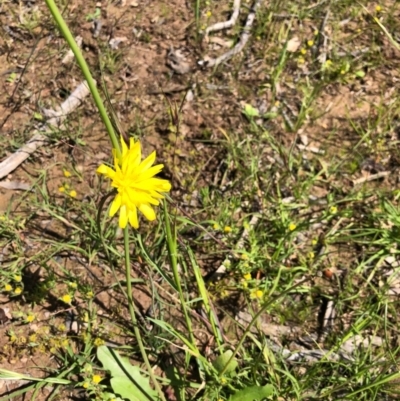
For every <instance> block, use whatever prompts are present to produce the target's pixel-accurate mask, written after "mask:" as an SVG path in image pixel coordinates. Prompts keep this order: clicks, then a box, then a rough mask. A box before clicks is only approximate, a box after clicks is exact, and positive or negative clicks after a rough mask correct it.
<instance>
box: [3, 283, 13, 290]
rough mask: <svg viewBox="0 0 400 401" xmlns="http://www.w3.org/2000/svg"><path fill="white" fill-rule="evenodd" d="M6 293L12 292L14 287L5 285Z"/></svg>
mask: <svg viewBox="0 0 400 401" xmlns="http://www.w3.org/2000/svg"><path fill="white" fill-rule="evenodd" d="M4 291H12V287H11V285H10V284H5V285H4Z"/></svg>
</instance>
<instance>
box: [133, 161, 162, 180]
mask: <svg viewBox="0 0 400 401" xmlns="http://www.w3.org/2000/svg"><path fill="white" fill-rule="evenodd" d="M163 168H164V165H163V164H157V166H154V167H150V168H149V169H147V170H146V171H143V172H141V173H140V175H139V177H138V181H144V180H148V179H149V178H152V177H154V176H155V175H156V174H158V173H159V172H160V171H161V170H162V169H163Z"/></svg>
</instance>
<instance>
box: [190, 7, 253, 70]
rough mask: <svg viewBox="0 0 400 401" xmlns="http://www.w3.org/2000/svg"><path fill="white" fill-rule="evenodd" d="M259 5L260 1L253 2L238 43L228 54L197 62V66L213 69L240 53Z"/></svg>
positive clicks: (247, 38)
mask: <svg viewBox="0 0 400 401" xmlns="http://www.w3.org/2000/svg"><path fill="white" fill-rule="evenodd" d="M260 4H261V0H255V2H254V4H253V7H252V8H251V9H250V12H249V14H248V16H247V20H246V24H245V26H244V28H243V32H242V34H241V36H240V39H239V42H238V43H237V44H236V46H235V47H233V48H232V49H231V50H229V51H228V52H226V53H224V54H223V55H221V56H219V57H217V58H210V59H204V60H200V61H199V62H198V64H199V65H201V66H202V67H215V66H217V65H219V64H221V63H224V62H225V61H227V60H229V59H230V58H232V57H233V56H235V55H236V54H238V53H240V52H241V51H242V50H243V48H244V47H245V46H246V43H247V42H248V40H249V39H250V36H251V27H252V26H253V23H254V20H255V18H256V12H257V9H258V7H259V6H260ZM228 22H229V21H228ZM210 28H212V27H210Z"/></svg>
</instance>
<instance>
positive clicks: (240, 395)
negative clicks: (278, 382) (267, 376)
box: [229, 384, 274, 401]
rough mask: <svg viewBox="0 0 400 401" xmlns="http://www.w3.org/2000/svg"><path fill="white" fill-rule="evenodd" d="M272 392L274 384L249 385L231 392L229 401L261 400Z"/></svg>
mask: <svg viewBox="0 0 400 401" xmlns="http://www.w3.org/2000/svg"><path fill="white" fill-rule="evenodd" d="M273 393H274V386H273V385H272V384H266V385H265V386H251V387H246V388H244V389H243V390H240V391H238V392H237V393H235V394H233V395H232V396H231V397H230V398H229V401H261V400H263V399H264V398H267V397H270V396H271V395H272V394H273Z"/></svg>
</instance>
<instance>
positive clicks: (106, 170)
mask: <svg viewBox="0 0 400 401" xmlns="http://www.w3.org/2000/svg"><path fill="white" fill-rule="evenodd" d="M96 173H97V174H103V175H105V176H106V177H108V178H111V179H113V178H114V176H115V171H114V170H113V169H112V168H111V167H108V166H106V165H105V164H101V165H100V166H99V167H98V168H97V170H96Z"/></svg>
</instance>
